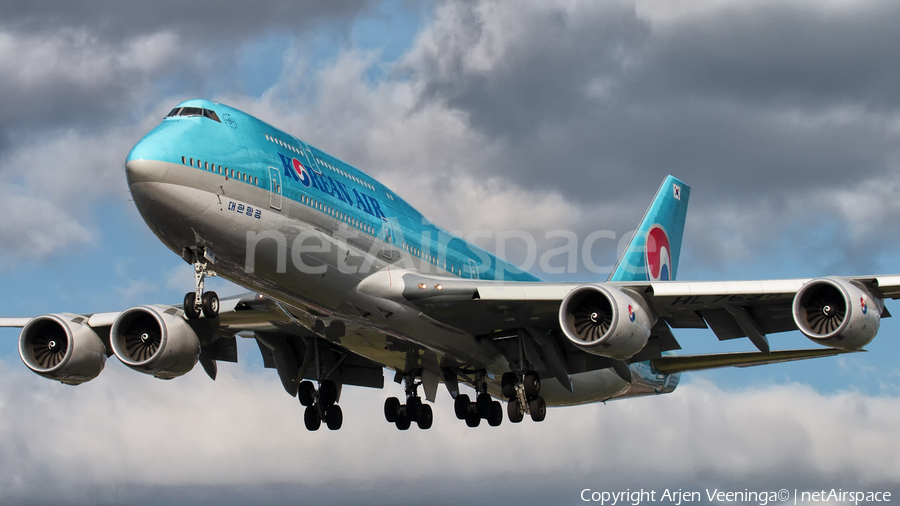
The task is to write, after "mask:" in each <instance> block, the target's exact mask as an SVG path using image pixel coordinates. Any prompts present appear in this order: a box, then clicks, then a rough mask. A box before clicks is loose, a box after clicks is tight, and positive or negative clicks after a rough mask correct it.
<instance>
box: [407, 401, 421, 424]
mask: <svg viewBox="0 0 900 506" xmlns="http://www.w3.org/2000/svg"><path fill="white" fill-rule="evenodd" d="M406 417H407V418H409V421H410V422H418V421H419V420H420V419H421V418H422V398H421V397H415V396H413V397H407V398H406Z"/></svg>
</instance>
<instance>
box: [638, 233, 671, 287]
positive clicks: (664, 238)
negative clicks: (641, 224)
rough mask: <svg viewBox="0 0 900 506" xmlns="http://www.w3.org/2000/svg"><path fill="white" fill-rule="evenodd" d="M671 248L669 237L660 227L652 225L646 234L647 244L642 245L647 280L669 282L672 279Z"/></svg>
mask: <svg viewBox="0 0 900 506" xmlns="http://www.w3.org/2000/svg"><path fill="white" fill-rule="evenodd" d="M671 251H672V247H671V246H670V245H669V235H668V234H666V231H665V230H663V228H662V227H661V226H660V225H658V224H657V225H653V226H652V227H650V230H649V231H648V232H647V242H646V244H645V245H644V255H645V257H646V259H645V260H646V263H645V264H646V266H647V280H648V281H669V280H671V279H672V256H671Z"/></svg>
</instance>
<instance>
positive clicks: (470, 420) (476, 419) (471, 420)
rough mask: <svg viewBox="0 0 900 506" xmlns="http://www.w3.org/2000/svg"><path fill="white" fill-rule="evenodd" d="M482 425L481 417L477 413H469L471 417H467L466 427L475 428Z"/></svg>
mask: <svg viewBox="0 0 900 506" xmlns="http://www.w3.org/2000/svg"><path fill="white" fill-rule="evenodd" d="M480 423H481V417H480V416H478V414H476V413H469V416H467V417H466V425H468V426H469V427H472V428H475V427H478V425H479V424H480Z"/></svg>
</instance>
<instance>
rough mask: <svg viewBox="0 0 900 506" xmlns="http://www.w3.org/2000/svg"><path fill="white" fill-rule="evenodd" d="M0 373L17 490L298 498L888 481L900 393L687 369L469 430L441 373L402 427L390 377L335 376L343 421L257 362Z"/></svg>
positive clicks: (894, 470)
mask: <svg viewBox="0 0 900 506" xmlns="http://www.w3.org/2000/svg"><path fill="white" fill-rule="evenodd" d="M251 351H252V350H251ZM0 374H2V376H3V377H4V381H5V383H6V385H7V388H5V389H3V390H2V392H0V444H2V445H3V447H4V448H7V449H12V451H5V452H4V453H3V455H2V456H0V471H2V473H0V476H2V477H0V487H2V490H3V494H4V495H7V496H8V497H18V498H22V499H24V498H44V499H47V498H52V497H61V496H64V495H65V494H66V493H72V492H77V493H88V492H90V493H91V494H98V490H103V489H104V488H105V487H108V486H109V485H108V484H113V483H114V484H120V485H119V486H121V484H130V485H131V486H133V487H138V488H140V487H141V486H150V487H163V488H165V487H174V486H186V487H205V486H230V487H236V488H237V489H243V488H249V487H253V486H258V485H262V484H271V485H276V484H287V483H293V484H295V486H297V487H302V488H305V489H307V490H308V493H309V494H312V495H310V496H307V497H306V499H305V500H306V501H311V500H313V499H314V498H315V497H316V494H327V493H329V492H328V491H327V490H326V489H325V488H323V487H322V484H323V483H328V482H329V480H331V479H333V478H334V477H336V476H345V477H351V476H358V477H365V479H364V480H363V481H360V482H356V481H354V480H349V479H346V480H341V489H340V491H339V492H337V496H338V497H341V496H350V495H353V494H357V495H358V494H364V493H365V490H366V487H367V483H379V484H380V486H381V487H387V488H391V487H392V486H403V485H405V484H407V483H408V482H409V481H410V480H412V482H414V483H415V482H419V483H421V484H422V485H419V486H418V487H423V488H424V489H427V488H428V487H429V485H425V484H429V483H430V484H434V485H435V486H436V487H438V489H441V490H443V489H449V490H452V491H453V494H455V496H456V497H458V496H459V495H463V496H465V495H466V493H467V492H466V490H465V489H459V488H458V487H455V486H454V485H453V484H459V483H466V482H470V481H472V480H475V481H478V480H486V481H487V482H491V483H494V486H493V487H492V488H493V492H492V493H494V494H499V495H500V496H503V495H504V494H506V493H507V492H510V493H515V492H516V489H517V488H518V487H525V488H526V489H531V488H533V485H534V484H533V483H532V484H529V481H530V480H535V479H538V480H540V482H542V483H544V484H545V485H544V488H545V489H546V490H545V492H546V493H549V494H551V495H554V496H558V497H559V499H561V500H563V501H565V500H566V499H568V497H567V496H568V495H573V496H574V494H577V493H578V492H579V491H580V490H581V489H580V488H578V489H571V490H570V489H569V488H571V487H573V486H576V485H581V484H585V486H590V487H600V486H607V487H610V486H612V483H614V482H615V481H610V480H620V483H623V484H628V485H627V486H632V487H634V486H644V487H647V488H650V487H660V486H663V485H665V486H672V483H675V482H677V483H683V484H685V486H687V485H691V484H700V483H707V484H710V483H711V484H713V485H715V484H717V483H719V484H721V485H720V486H726V485H739V486H741V487H749V488H754V487H759V486H761V485H763V484H776V483H781V484H783V485H781V486H790V487H791V488H792V487H793V486H797V487H800V488H803V487H806V486H818V485H822V486H826V485H828V484H829V483H837V481H835V480H841V481H840V483H842V484H844V488H849V487H850V486H856V487H866V486H875V485H883V484H892V485H893V486H897V485H900V482H898V481H897V476H900V456H898V455H897V453H896V452H895V451H894V449H893V447H892V445H890V444H885V441H889V440H890V439H891V438H892V436H891V434H893V426H894V421H895V420H896V419H897V417H898V416H900V399H898V398H896V397H866V396H864V395H861V394H857V393H837V394H834V395H823V394H820V393H818V392H816V391H815V390H813V389H811V388H810V387H807V386H802V385H797V384H788V385H777V386H768V387H762V388H755V389H748V390H744V391H723V390H720V389H719V388H717V387H716V386H715V385H713V384H711V383H707V382H702V381H701V382H692V383H688V384H686V385H682V386H681V387H679V389H678V390H677V391H676V393H674V394H671V395H667V396H663V397H655V398H644V399H635V400H625V401H616V402H612V403H609V404H607V405H601V404H594V405H588V406H581V407H572V408H554V409H551V410H550V412H549V413H548V417H547V420H546V421H545V422H543V423H541V424H535V423H532V422H529V421H526V422H523V423H522V424H520V425H513V424H510V423H509V422H508V421H506V422H504V425H502V426H501V427H500V428H491V427H487V426H485V427H481V428H479V429H475V430H473V429H469V428H467V427H465V424H463V423H462V422H460V421H458V420H456V419H455V417H454V416H453V414H452V402H451V400H450V397H449V395H447V393H446V391H445V390H443V388H442V389H441V391H440V392H439V398H438V403H437V404H435V411H436V420H435V425H434V427H433V428H432V429H431V430H429V431H420V430H418V429H416V428H415V427H414V428H413V429H411V430H410V431H408V432H405V433H403V432H399V431H397V430H396V429H395V428H394V427H393V426H392V425H390V424H388V423H387V422H385V421H384V420H383V419H382V414H381V411H382V410H381V403H382V400H383V399H384V398H385V397H387V396H388V395H398V394H399V393H400V389H399V387H397V386H396V385H393V384H391V383H390V382H388V388H387V390H386V391H385V392H380V391H376V390H371V389H360V388H350V387H348V388H347V389H345V392H344V396H343V399H342V402H341V405H342V406H343V408H344V414H345V423H344V427H343V428H342V429H341V430H340V431H338V432H330V431H328V430H326V429H324V428H323V429H321V430H320V431H319V432H317V433H309V432H307V431H306V430H305V429H304V428H303V422H302V407H301V406H300V405H299V404H298V403H297V402H296V400H295V399H291V398H290V397H288V396H287V395H286V394H285V393H284V392H283V390H282V389H281V387H280V384H279V383H278V381H277V378H276V376H275V373H274V371H271V370H265V371H258V372H250V371H248V370H246V369H243V368H240V367H236V366H233V365H229V364H225V365H223V366H222V367H221V368H220V374H219V379H218V380H217V381H216V382H215V383H213V382H211V381H209V379H208V378H206V377H205V375H204V374H203V373H202V371H200V370H199V368H198V370H196V371H193V372H192V373H190V374H189V375H188V376H186V377H184V378H179V379H176V380H173V381H168V382H166V381H160V380H155V379H153V378H150V377H148V376H143V375H140V374H138V373H135V372H132V371H128V370H126V369H125V368H124V367H122V366H121V365H120V364H118V363H117V362H115V359H112V360H111V361H110V363H109V364H108V367H107V370H106V371H104V373H103V374H102V375H101V376H100V378H98V379H97V380H95V381H93V382H91V383H87V384H85V385H82V386H79V387H75V388H72V387H65V386H62V385H59V384H56V383H52V382H49V381H46V380H43V379H40V378H38V377H36V376H32V375H31V374H30V373H28V372H26V371H24V368H23V367H21V365H20V364H18V363H16V364H13V363H10V362H9V361H3V362H0ZM410 459H412V460H410ZM404 462H405V463H404ZM411 462H415V465H410V463H411ZM385 463H394V464H393V465H384V464H385ZM525 463H527V465H525ZM662 463H665V465H661V464H662ZM761 463H765V465H761ZM647 466H651V468H652V469H651V471H650V472H648V467H647ZM509 473H512V474H509ZM599 477H602V479H600V478H599ZM392 484H393V485H392ZM39 485H40V486H39ZM412 490H415V488H413V489H412ZM138 499H139V498H138Z"/></svg>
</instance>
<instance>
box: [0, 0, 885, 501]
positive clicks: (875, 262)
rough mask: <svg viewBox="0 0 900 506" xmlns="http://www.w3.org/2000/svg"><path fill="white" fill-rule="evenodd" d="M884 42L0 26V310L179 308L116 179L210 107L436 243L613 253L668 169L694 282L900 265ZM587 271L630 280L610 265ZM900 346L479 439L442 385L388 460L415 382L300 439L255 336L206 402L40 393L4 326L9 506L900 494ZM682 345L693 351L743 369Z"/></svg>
mask: <svg viewBox="0 0 900 506" xmlns="http://www.w3.org/2000/svg"><path fill="white" fill-rule="evenodd" d="M898 26H900V4H898V3H897V2H895V1H893V0H884V1H849V0H798V1H794V2H790V3H784V2H778V1H774V0H771V1H770V0H742V1H732V0H685V1H680V2H669V1H666V0H631V1H628V0H622V1H617V0H609V1H603V2H597V1H587V0H586V1H579V0H568V1H558V2H546V1H536V0H535V1H532V0H517V1H508V2H502V1H489V0H483V1H478V0H473V1H467V2H462V1H459V2H452V1H451V2H441V1H433V2H414V1H411V0H410V1H404V0H393V1H382V2H376V1H371V2H363V1H356V2H353V1H329V2H312V1H298V0H295V1H291V2H269V1H263V0H259V1H256V2H242V1H237V0H230V1H227V2H222V1H219V2H210V1H206V0H199V1H194V2H189V3H184V2H176V1H169V0H166V1H158V2H135V1H131V0H128V1H107V0H101V1H93V2H71V1H64V0H56V1H52V0H46V1H40V0H39V1H28V2H25V1H16V0H7V1H6V2H4V3H3V5H2V6H0V200H2V201H3V202H4V203H5V206H4V207H5V216H4V219H2V220H0V280H2V281H0V282H2V284H3V286H4V291H5V293H6V297H5V304H4V307H5V309H4V313H6V314H7V315H9V316H29V315H36V314H42V313H46V312H60V311H68V312H95V311H104V310H118V309H125V308H127V307H129V306H131V305H136V304H142V303H154V302H177V301H180V300H181V297H182V296H183V293H184V292H185V291H187V290H188V289H190V288H191V287H192V283H193V279H192V276H191V269H190V267H189V266H187V265H185V264H184V263H183V262H182V261H181V260H180V259H179V258H177V257H176V256H175V255H173V254H172V253H171V252H169V251H168V250H167V249H166V248H164V247H163V246H162V245H161V243H159V242H158V241H157V240H156V238H155V237H153V235H152V234H151V233H150V231H149V230H148V229H147V228H146V226H144V224H143V222H142V221H141V219H140V217H139V216H138V215H137V212H136V211H135V209H134V206H133V204H132V203H131V202H130V201H129V194H128V192H127V188H126V186H125V178H124V171H123V162H124V159H125V156H126V154H127V152H128V150H129V148H130V147H131V146H132V145H133V144H134V143H135V142H136V141H137V140H138V139H139V138H140V137H141V135H143V134H144V133H145V132H146V131H148V130H150V129H151V128H152V127H153V126H154V125H155V124H157V123H158V122H159V121H160V119H161V118H162V117H163V116H164V115H165V113H166V112H168V110H170V109H171V107H172V106H173V105H175V104H177V103H178V102H180V101H182V100H185V99H188V98H196V97H204V98H210V99H212V100H215V101H219V102H224V103H227V104H229V105H232V106H235V107H238V108H240V109H243V110H245V111H247V112H249V113H251V114H254V115H256V116H258V117H260V118H261V119H263V120H265V121H267V122H269V123H271V124H274V125H276V126H279V127H281V128H283V129H285V130H287V131H289V132H292V133H293V134H295V135H297V136H298V137H300V138H302V139H304V140H307V141H308V142H310V143H311V144H313V145H315V146H317V147H320V148H322V149H324V150H326V151H328V152H330V153H333V154H334V155H335V156H337V157H339V158H341V159H344V160H346V161H348V162H350V163H352V164H354V165H356V166H358V167H360V168H362V169H363V170H365V171H367V172H369V173H370V174H372V175H373V176H375V177H377V178H379V179H380V180H382V181H383V182H385V183H386V184H388V185H389V186H391V187H393V188H394V189H395V190H396V191H397V192H398V193H399V194H400V195H402V196H404V197H405V198H406V199H407V200H408V201H410V203H412V204H413V205H414V206H416V207H418V208H419V209H421V210H422V211H423V212H424V213H425V214H426V215H427V216H429V217H430V218H431V219H432V220H434V221H435V222H436V223H438V224H440V225H442V226H444V227H445V228H447V229H450V230H456V231H461V232H463V233H471V232H474V231H479V230H488V231H493V232H496V231H501V230H524V231H528V232H531V233H533V234H535V235H536V236H537V237H538V239H539V244H540V245H541V247H548V246H551V245H552V241H544V240H542V238H543V237H544V235H543V234H544V232H545V231H548V230H560V229H562V230H572V231H575V232H577V233H578V234H579V235H580V236H582V237H583V236H584V235H585V234H587V233H588V232H590V231H594V230H611V231H613V232H614V233H615V234H617V237H621V236H623V235H625V234H627V233H628V232H629V231H630V230H632V229H633V228H634V227H635V225H636V224H637V221H638V220H639V219H640V216H641V213H642V212H643V210H644V209H645V207H646V205H647V203H648V202H649V200H650V198H651V197H652V194H653V192H654V191H655V190H656V188H657V187H658V185H659V182H660V181H661V180H662V178H663V177H664V176H665V175H666V174H669V173H671V174H674V175H676V176H678V177H680V178H681V179H683V180H684V181H686V182H687V183H688V184H689V185H691V186H692V188H693V191H692V194H691V211H690V215H689V218H688V223H687V230H686V232H685V246H684V253H683V255H682V257H681V265H680V270H679V276H680V278H682V279H735V278H741V279H743V278H772V277H778V278H780V277H809V276H822V275H830V274H840V275H852V274H871V273H891V272H898V271H900V269H898V267H897V266H898V265H900V254H898V253H897V248H896V244H897V237H900V199H898V198H897V197H898V195H900V92H898V90H900V30H898V29H897V27H898ZM488 246H490V244H488ZM511 256H512V257H513V258H512V259H513V260H516V258H515V256H516V252H515V248H513V252H512V254H511ZM593 260H594V262H595V263H596V264H599V265H612V264H613V263H614V261H615V248H614V245H612V244H610V245H607V247H606V248H605V249H604V248H603V247H598V249H597V251H595V258H594V259H593ZM574 278H578V279H597V275H596V274H593V273H590V272H584V271H583V270H582V272H579V273H577V274H574V275H571V274H570V275H568V276H567V277H565V278H564V279H574ZM213 287H214V288H215V289H217V290H219V291H220V292H224V293H233V292H235V291H237V290H239V289H238V288H237V287H233V286H230V285H227V284H225V283H223V282H220V281H216V282H214V283H213ZM888 304H889V305H888V307H889V308H890V309H891V310H892V311H893V312H894V313H896V314H898V315H900V305H898V306H896V307H895V306H894V305H891V303H888ZM898 331H900V323H894V321H893V320H885V322H884V324H883V325H882V332H881V334H880V335H879V337H878V338H877V339H876V340H875V341H874V342H873V343H872V344H871V345H870V346H869V349H870V352H869V353H867V354H860V355H856V356H853V357H847V358H841V359H825V360H821V361H817V363H808V364H787V365H780V366H770V367H766V368H756V369H751V370H725V371H720V372H716V373H710V374H696V375H693V376H690V377H685V378H684V379H683V384H682V385H681V386H680V387H679V388H678V390H677V391H676V392H675V393H674V394H671V395H668V396H665V397H660V398H652V399H640V400H633V401H625V402H617V403H610V404H609V405H594V406H586V407H579V408H570V409H553V410H551V411H550V412H549V414H548V417H547V421H546V422H544V423H543V424H540V425H536V424H532V423H528V422H526V423H523V424H521V425H517V426H512V425H511V424H508V423H507V424H506V425H504V426H502V427H501V428H499V429H492V428H486V427H482V428H480V429H478V430H470V429H468V428H466V427H465V426H464V425H463V424H462V423H461V422H458V421H457V420H455V418H454V417H453V415H452V404H451V402H450V398H449V396H448V395H446V392H444V391H442V392H441V393H440V396H439V399H438V403H437V404H436V405H435V410H436V421H435V427H434V428H433V429H432V430H430V431H428V432H420V431H416V430H411V431H410V432H408V433H399V432H398V431H397V430H396V429H395V428H394V427H393V426H391V425H388V424H387V423H386V422H384V421H383V419H382V418H381V403H382V402H383V399H384V398H385V397H387V396H388V395H398V394H399V390H398V389H397V387H396V386H394V385H391V386H389V387H388V388H387V389H385V391H381V392H379V391H375V390H365V389H348V391H347V392H346V393H345V397H344V399H343V400H342V406H343V408H344V413H345V419H346V421H345V425H344V428H343V429H342V430H341V431H339V432H337V433H329V432H328V431H324V432H323V431H320V432H318V433H312V434H310V433H307V432H306V430H305V429H304V428H303V424H302V410H301V409H300V406H299V405H297V403H296V400H292V399H291V398H289V397H288V396H286V395H285V394H284V393H283V391H282V389H281V387H280V384H279V383H278V381H277V378H276V376H275V374H274V372H273V371H270V370H262V368H261V363H260V360H259V358H258V352H256V351H255V349H254V345H253V344H252V343H249V344H248V343H247V342H244V343H242V347H241V352H242V357H241V358H242V360H241V363H240V364H239V365H223V366H222V367H221V368H220V378H219V379H218V380H217V381H216V382H215V383H213V382H211V381H209V379H208V378H206V377H205V375H204V374H203V372H202V371H201V370H199V368H198V370H196V371H193V372H191V373H190V374H188V375H187V376H185V377H183V378H179V379H176V380H174V381H170V382H163V381H159V380H155V379H153V378H150V377H145V376H142V375H140V374H137V373H133V372H131V371H129V370H127V369H125V368H124V367H123V366H121V365H120V364H119V363H118V362H116V361H115V359H113V360H111V361H110V362H109V363H108V365H107V369H106V371H104V373H103V374H102V375H101V377H100V378H98V379H97V380H95V381H93V382H91V383H88V384H85V385H82V386H80V387H77V388H71V387H65V386H62V385H59V384H55V383H52V382H49V381H46V380H43V379H41V378H39V377H37V376H35V375H33V374H31V373H30V372H28V371H27V370H26V369H25V368H24V366H22V364H21V362H20V361H19V359H18V356H17V353H16V336H17V332H15V331H12V330H9V331H4V332H2V333H0V337H3V338H4V341H3V342H4V343H5V344H4V345H3V346H2V347H0V377H2V378H3V383H4V385H5V387H4V388H2V389H0V445H2V451H0V502H2V503H4V504H6V503H24V502H27V503H40V502H45V503H51V502H54V501H58V500H64V501H65V502H73V503H78V502H81V503H85V504H96V503H110V504H123V503H134V504H158V503H159V502H161V500H170V501H176V502H179V503H186V504H204V503H221V504H240V503H246V502H249V501H254V502H262V503H271V504H282V503H284V502H285V501H287V500H292V501H300V502H304V503H305V502H312V501H314V500H315V501H327V502H333V503H342V502H344V503H361V502H364V503H372V504H395V503H397V502H400V501H416V502H424V501H428V502H434V503H446V504H458V503H460V502H464V501H472V502H475V503H478V504H483V503H487V502H495V503H496V502H503V503H507V502H512V501H513V500H515V501H517V502H520V503H523V504H547V503H561V504H575V503H580V502H581V501H580V498H579V494H580V492H581V490H582V489H584V488H591V489H593V490H615V489H616V488H621V489H624V488H629V487H630V488H631V489H635V488H645V489H656V490H663V489H665V488H666V487H669V488H674V489H678V488H682V489H685V490H703V489H705V488H707V487H709V488H720V489H723V488H730V489H732V490H744V489H745V488H749V489H757V490H763V489H771V490H778V489H780V488H788V489H791V490H793V489H794V488H798V489H823V488H824V489H830V488H832V487H834V488H841V487H842V488H843V489H844V490H847V489H851V488H852V489H879V488H880V489H883V490H893V491H895V494H900V480H898V478H897V476H900V456H898V455H900V452H898V450H900V447H898V445H900V443H898V442H897V439H896V436H895V434H896V427H897V422H896V420H897V419H898V418H900V367H898V366H896V365H895V360H894V357H896V356H898V353H900V344H898V343H897V339H896V337H897V335H898ZM677 336H678V337H679V340H680V341H681V342H682V343H683V345H684V347H685V349H686V350H687V351H688V352H700V351H716V350H718V351H724V350H732V349H746V346H747V344H746V343H717V342H716V340H715V337H714V336H712V334H711V333H709V332H708V331H704V332H682V333H678V334H677ZM773 344H774V345H775V347H778V348H789V347H795V346H806V345H807V342H806V341H805V340H804V339H803V338H802V337H799V336H797V335H787V336H777V337H773Z"/></svg>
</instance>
